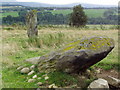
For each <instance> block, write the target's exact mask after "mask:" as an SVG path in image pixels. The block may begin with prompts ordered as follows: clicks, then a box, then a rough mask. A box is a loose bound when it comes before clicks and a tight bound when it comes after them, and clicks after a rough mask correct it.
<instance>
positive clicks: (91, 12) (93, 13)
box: [51, 9, 107, 17]
mask: <svg viewBox="0 0 120 90" xmlns="http://www.w3.org/2000/svg"><path fill="white" fill-rule="evenodd" d="M106 10H107V9H85V10H84V11H85V13H86V15H87V16H88V17H102V16H103V13H104V12H105V11H106ZM51 12H52V13H53V14H64V15H66V14H70V13H71V12H72V10H69V9H68V10H54V11H51Z"/></svg>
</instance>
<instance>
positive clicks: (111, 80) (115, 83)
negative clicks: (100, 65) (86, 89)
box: [105, 76, 120, 88]
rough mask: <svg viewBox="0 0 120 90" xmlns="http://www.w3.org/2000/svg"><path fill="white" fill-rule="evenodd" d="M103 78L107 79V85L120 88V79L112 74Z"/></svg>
mask: <svg viewBox="0 0 120 90" xmlns="http://www.w3.org/2000/svg"><path fill="white" fill-rule="evenodd" d="M105 80H107V81H108V83H109V85H111V86H113V87H116V88H120V79H117V78H114V77H112V76H107V77H105Z"/></svg>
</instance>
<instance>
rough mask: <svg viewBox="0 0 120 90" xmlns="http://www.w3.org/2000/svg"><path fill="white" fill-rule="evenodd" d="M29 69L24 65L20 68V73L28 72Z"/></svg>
mask: <svg viewBox="0 0 120 90" xmlns="http://www.w3.org/2000/svg"><path fill="white" fill-rule="evenodd" d="M29 71H30V69H29V68H28V67H25V68H23V69H22V70H21V73H29Z"/></svg>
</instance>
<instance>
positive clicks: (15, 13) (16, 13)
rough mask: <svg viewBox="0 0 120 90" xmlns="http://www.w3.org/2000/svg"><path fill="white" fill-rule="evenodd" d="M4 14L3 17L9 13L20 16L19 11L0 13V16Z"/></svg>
mask: <svg viewBox="0 0 120 90" xmlns="http://www.w3.org/2000/svg"><path fill="white" fill-rule="evenodd" d="M1 15H2V17H7V16H8V15H11V16H13V17H17V16H18V12H5V13H0V16H1Z"/></svg>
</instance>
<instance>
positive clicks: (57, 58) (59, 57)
mask: <svg viewBox="0 0 120 90" xmlns="http://www.w3.org/2000/svg"><path fill="white" fill-rule="evenodd" d="M113 48H114V40H113V39H111V38H107V37H90V38H84V39H81V40H77V41H75V42H72V43H69V44H68V45H67V46H66V47H64V48H63V49H61V50H58V51H56V52H53V53H50V54H48V55H45V56H42V57H40V58H39V59H38V57H37V60H36V58H35V59H34V58H33V59H29V60H26V61H28V62H32V63H33V62H36V64H38V69H39V71H45V72H51V71H55V70H60V71H63V72H67V73H79V72H81V71H84V70H86V69H87V68H89V67H90V66H92V65H94V64H96V63H97V62H99V61H101V60H102V59H103V58H105V57H106V56H107V55H108V54H109V52H111V50H112V49H113Z"/></svg>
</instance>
